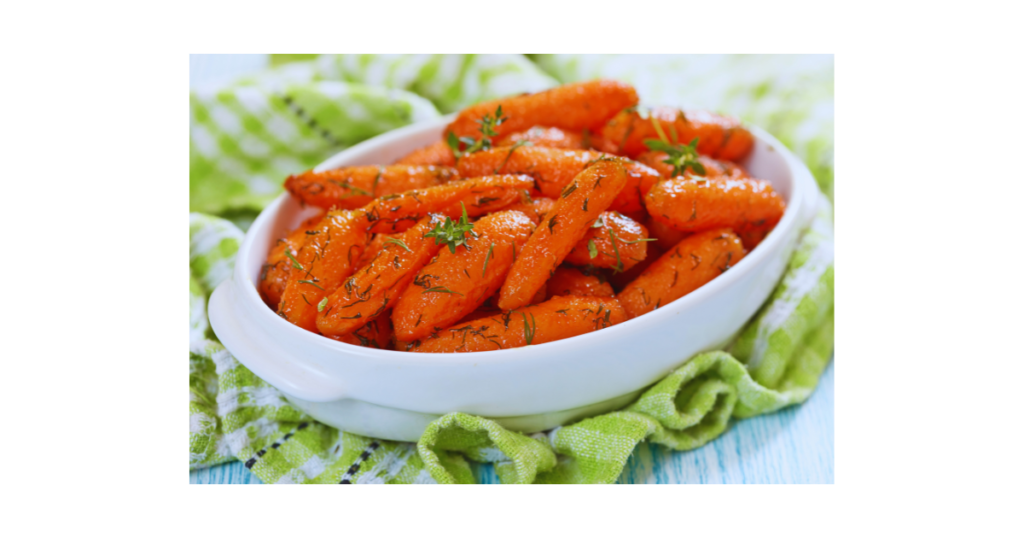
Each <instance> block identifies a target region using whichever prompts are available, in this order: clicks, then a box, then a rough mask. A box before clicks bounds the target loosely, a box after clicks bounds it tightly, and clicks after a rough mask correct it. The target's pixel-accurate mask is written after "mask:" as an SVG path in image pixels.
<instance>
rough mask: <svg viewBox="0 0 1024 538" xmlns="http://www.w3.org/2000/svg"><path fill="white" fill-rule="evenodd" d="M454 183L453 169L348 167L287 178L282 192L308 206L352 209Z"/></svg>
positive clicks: (430, 167)
mask: <svg viewBox="0 0 1024 538" xmlns="http://www.w3.org/2000/svg"><path fill="white" fill-rule="evenodd" d="M455 179H458V173H457V172H456V171H455V169H454V168H447V167H443V166H409V165H391V166H351V167H346V168H338V169H337V170H327V171H326V172H313V171H312V170H310V171H308V172H303V173H301V174H299V175H297V176H288V179H286V180H285V182H284V188H286V189H288V191H289V192H291V193H292V196H295V197H296V198H298V199H299V200H301V201H302V202H303V203H305V204H308V205H312V206H316V207H322V208H324V209H332V208H334V209H355V208H357V207H362V206H364V205H366V204H368V203H369V202H370V201H371V200H373V199H374V198H376V197H378V196H387V195H389V194H397V193H400V192H405V191H408V190H412V189H422V188H426V187H433V186H434V185H441V184H444V183H448V182H449V181H453V180H455Z"/></svg>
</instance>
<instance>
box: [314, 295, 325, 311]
mask: <svg viewBox="0 0 1024 538" xmlns="http://www.w3.org/2000/svg"><path fill="white" fill-rule="evenodd" d="M325 307H327V297H324V298H323V299H320V302H319V303H317V305H316V311H317V312H323V311H324V308H325Z"/></svg>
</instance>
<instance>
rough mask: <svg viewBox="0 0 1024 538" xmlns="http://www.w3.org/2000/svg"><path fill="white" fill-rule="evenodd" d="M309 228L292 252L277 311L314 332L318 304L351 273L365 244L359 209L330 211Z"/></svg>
mask: <svg viewBox="0 0 1024 538" xmlns="http://www.w3.org/2000/svg"><path fill="white" fill-rule="evenodd" d="M310 232H312V233H309V234H307V235H306V242H305V243H304V244H303V245H302V248H301V249H299V252H298V254H296V255H295V258H296V259H295V260H294V265H293V266H292V271H291V274H290V275H289V276H288V285H287V286H286V287H285V289H284V293H283V294H282V295H281V304H280V306H279V307H278V314H279V315H280V316H281V317H283V318H284V319H286V320H288V321H290V322H292V323H294V324H295V325H298V326H299V327H302V328H303V329H306V330H307V331H313V332H316V330H317V329H316V317H317V308H318V305H319V304H320V302H321V301H322V300H323V299H324V297H327V296H329V295H330V294H331V293H334V291H335V290H336V289H338V287H339V286H340V285H341V283H342V282H343V281H344V280H345V279H346V278H348V276H349V275H351V274H352V271H353V270H354V269H355V262H356V261H357V260H358V259H359V257H360V256H361V255H362V253H363V249H364V248H365V247H366V241H367V235H366V218H365V215H363V214H362V213H361V212H358V211H349V210H344V209H343V210H338V211H331V212H330V213H328V214H327V216H326V217H324V218H323V219H322V220H321V221H320V224H319V225H318V226H317V228H316V229H315V230H310Z"/></svg>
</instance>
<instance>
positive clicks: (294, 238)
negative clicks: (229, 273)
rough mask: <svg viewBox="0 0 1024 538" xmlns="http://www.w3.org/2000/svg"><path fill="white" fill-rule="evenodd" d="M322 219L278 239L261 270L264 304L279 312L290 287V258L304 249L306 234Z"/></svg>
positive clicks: (320, 216) (303, 224)
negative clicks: (283, 296)
mask: <svg viewBox="0 0 1024 538" xmlns="http://www.w3.org/2000/svg"><path fill="white" fill-rule="evenodd" d="M321 219H323V215H316V216H315V217H311V218H309V219H307V220H306V221H305V222H303V223H302V224H300V225H299V227H298V228H296V229H294V230H292V231H291V232H289V233H288V235H287V236H285V237H283V238H281V239H278V240H277V242H276V243H275V244H274V246H273V248H271V249H270V253H269V254H267V261H266V263H264V264H263V268H262V269H261V270H260V286H259V290H260V297H262V298H263V302H264V303H266V304H267V306H269V307H270V308H273V309H274V310H277V305H279V304H281V294H282V293H284V288H285V286H287V285H288V275H289V274H290V273H291V269H292V261H291V260H290V259H289V258H288V256H294V255H295V254H296V253H297V252H298V251H299V249H300V248H302V244H303V243H305V241H306V232H307V231H309V230H312V229H314V228H315V227H316V226H317V225H318V224H319V223H320V220H321Z"/></svg>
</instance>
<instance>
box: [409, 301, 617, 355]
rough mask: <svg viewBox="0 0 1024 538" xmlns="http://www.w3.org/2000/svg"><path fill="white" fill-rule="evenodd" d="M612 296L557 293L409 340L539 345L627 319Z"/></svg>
mask: <svg viewBox="0 0 1024 538" xmlns="http://www.w3.org/2000/svg"><path fill="white" fill-rule="evenodd" d="M626 319H627V318H626V312H625V310H623V308H622V305H621V304H619V302H618V301H617V300H616V299H615V298H613V297H578V296H569V297H554V298H552V299H550V300H548V301H546V302H543V303H540V304H536V305H533V306H528V307H526V308H522V309H519V310H510V311H507V312H504V313H502V314H501V315H497V316H491V317H487V318H480V319H476V320H473V321H468V322H465V323H460V324H458V325H455V326H454V327H449V328H448V329H444V330H442V331H441V332H439V333H437V334H436V335H434V336H432V337H429V338H427V339H425V340H418V341H413V342H410V343H408V344H407V347H408V348H409V351H415V352H419V353H468V352H474V351H491V350H495V349H508V348H513V347H523V346H527V345H538V344H544V343H547V342H554V341H555V340H563V339H565V338H571V337H573V336H578V335H581V334H586V333H590V332H594V331H597V330H600V329H604V328H605V327H610V326H612V325H617V324H619V323H622V322H623V321H625V320H626Z"/></svg>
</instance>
